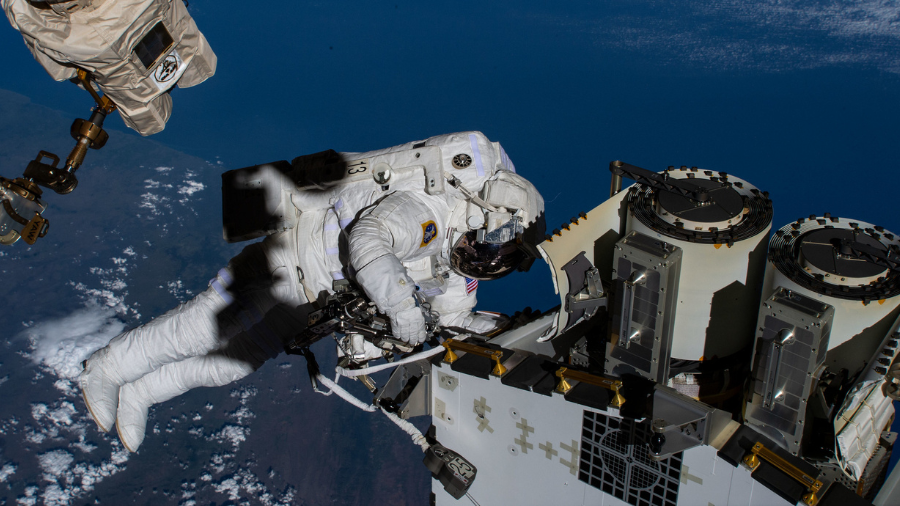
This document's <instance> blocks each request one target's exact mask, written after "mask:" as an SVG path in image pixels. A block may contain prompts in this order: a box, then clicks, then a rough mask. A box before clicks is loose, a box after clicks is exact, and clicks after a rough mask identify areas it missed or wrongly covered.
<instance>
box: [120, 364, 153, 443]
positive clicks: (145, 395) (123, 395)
mask: <svg viewBox="0 0 900 506" xmlns="http://www.w3.org/2000/svg"><path fill="white" fill-rule="evenodd" d="M152 405H153V401H152V398H151V397H150V394H149V392H147V391H146V388H145V387H144V384H143V382H140V381H136V382H134V383H126V384H125V385H123V386H122V388H121V389H120V390H119V407H118V411H117V415H118V416H117V417H116V431H117V432H118V433H119V441H121V442H122V444H123V445H125V449H126V450H128V451H130V452H132V453H134V452H136V451H137V449H138V447H139V446H141V443H143V442H144V432H145V431H146V430H147V415H148V413H149V412H150V406H152Z"/></svg>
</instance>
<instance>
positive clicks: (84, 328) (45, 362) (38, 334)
mask: <svg viewBox="0 0 900 506" xmlns="http://www.w3.org/2000/svg"><path fill="white" fill-rule="evenodd" d="M124 329H125V323H124V322H122V321H121V320H119V319H118V318H116V311H115V310H114V309H113V308H112V307H109V306H106V307H104V306H100V305H97V304H93V303H92V304H88V305H87V306H85V307H84V308H81V309H79V310H77V311H75V312H73V313H72V314H70V315H68V316H64V317H62V318H56V319H50V320H46V321H43V322H40V323H36V324H34V325H33V326H32V327H30V328H28V329H27V330H25V331H24V332H23V333H22V334H23V335H24V336H25V337H27V338H28V340H29V341H30V343H31V350H30V352H29V353H28V356H29V358H31V360H32V361H34V362H35V363H37V364H39V365H41V366H43V367H45V368H47V369H49V370H51V371H52V372H53V373H54V374H56V375H57V376H59V377H60V378H68V379H71V378H75V377H76V376H78V375H79V374H80V373H81V362H83V361H84V360H85V359H87V358H88V357H89V356H90V355H91V354H92V353H93V352H94V351H96V350H98V349H100V348H102V347H103V346H106V344H107V343H108V342H109V340H110V339H112V338H113V337H115V336H117V335H119V334H120V333H121V332H122V331H123V330H124Z"/></svg>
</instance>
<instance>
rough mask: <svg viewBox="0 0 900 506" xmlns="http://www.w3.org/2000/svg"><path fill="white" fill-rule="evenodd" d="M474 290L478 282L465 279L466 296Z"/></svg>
mask: <svg viewBox="0 0 900 506" xmlns="http://www.w3.org/2000/svg"><path fill="white" fill-rule="evenodd" d="M476 288H478V280H477V279H469V278H466V295H469V294H470V293H472V292H474V291H475V289H476Z"/></svg>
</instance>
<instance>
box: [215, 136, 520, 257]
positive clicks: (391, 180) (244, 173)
mask: <svg viewBox="0 0 900 506" xmlns="http://www.w3.org/2000/svg"><path fill="white" fill-rule="evenodd" d="M498 170H506V171H510V172H515V166H514V165H513V164H512V162H511V161H510V159H509V157H508V156H507V155H506V152H505V151H504V150H503V148H502V147H501V146H500V144H499V143H496V142H491V141H490V140H488V138H487V137H485V135H484V134H482V133H481V132H459V133H453V134H446V135H439V136H435V137H431V138H428V139H426V140H423V141H415V142H409V143H406V144H401V145H399V146H394V147H391V148H387V149H381V150H377V151H369V152H365V153H338V152H335V151H334V150H328V151H322V152H319V153H314V154H311V155H304V156H300V157H297V158H295V159H294V160H293V161H292V162H290V163H288V162H287V161H285V160H282V161H277V162H272V163H267V164H262V165H254V166H252V167H246V168H243V169H236V170H232V171H228V172H226V173H224V174H222V218H223V235H224V237H225V240H227V241H228V242H240V241H246V240H250V239H255V238H258V237H263V236H266V235H271V234H274V233H276V232H280V231H282V230H288V229H291V228H293V227H294V226H296V224H297V221H298V219H299V216H300V214H301V213H303V212H309V211H315V210H319V211H321V210H324V209H333V210H334V212H335V214H336V215H337V218H338V220H339V223H340V225H341V228H344V226H346V224H347V223H349V221H350V220H352V219H354V218H355V217H356V216H357V215H358V213H359V212H360V211H361V210H362V209H364V208H365V207H367V206H369V205H371V204H372V203H373V202H375V201H377V200H378V199H379V198H381V196H383V195H386V194H387V193H388V192H390V191H396V190H405V191H420V192H423V193H425V194H427V195H432V196H440V197H443V198H448V199H464V198H465V197H464V196H463V195H462V194H461V193H460V192H459V191H458V190H456V189H455V188H452V187H451V186H450V185H449V184H448V182H447V178H448V177H455V178H456V179H458V180H459V181H460V182H461V183H462V185H464V186H465V187H466V188H468V189H469V190H471V191H474V192H477V191H479V190H481V188H482V187H483V186H484V183H485V181H487V180H488V179H489V178H491V177H492V176H493V175H494V174H495V173H496V172H497V171H498Z"/></svg>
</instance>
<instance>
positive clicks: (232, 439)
mask: <svg viewBox="0 0 900 506" xmlns="http://www.w3.org/2000/svg"><path fill="white" fill-rule="evenodd" d="M249 433H250V429H248V428H246V427H241V426H238V425H226V426H224V427H222V430H220V431H219V432H216V433H215V434H212V435H211V436H209V437H208V438H207V439H209V440H211V441H218V442H220V443H226V442H227V443H231V445H232V446H233V447H234V448H237V447H238V446H240V444H241V443H243V442H244V441H246V440H247V434H249Z"/></svg>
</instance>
